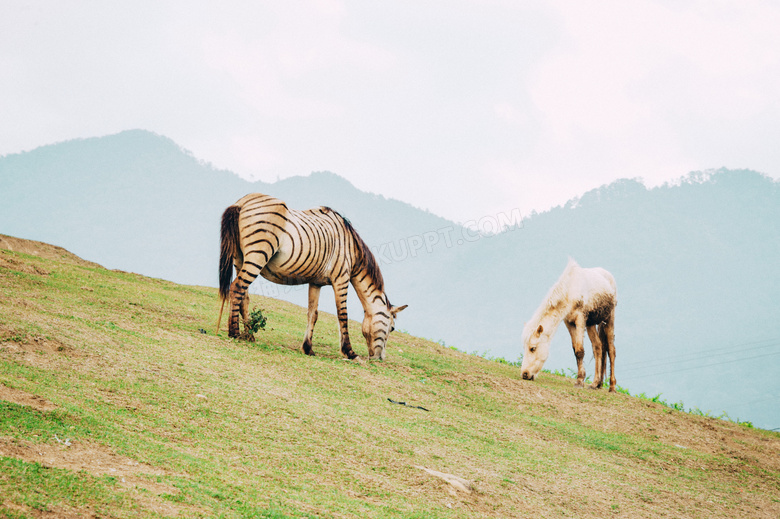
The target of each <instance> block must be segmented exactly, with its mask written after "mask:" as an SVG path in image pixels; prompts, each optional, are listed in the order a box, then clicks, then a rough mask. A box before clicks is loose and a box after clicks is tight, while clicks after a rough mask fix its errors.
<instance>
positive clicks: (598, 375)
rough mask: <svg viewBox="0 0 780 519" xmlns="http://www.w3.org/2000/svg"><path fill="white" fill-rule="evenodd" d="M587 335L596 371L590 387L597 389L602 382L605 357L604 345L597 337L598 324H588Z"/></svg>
mask: <svg viewBox="0 0 780 519" xmlns="http://www.w3.org/2000/svg"><path fill="white" fill-rule="evenodd" d="M588 337H589V338H590V343H591V344H592V345H593V358H594V359H595V360H596V372H595V373H594V375H593V383H592V384H591V385H590V388H591V389H599V388H600V387H601V385H602V383H603V382H604V367H605V362H606V359H607V357H606V352H605V351H604V345H603V344H602V343H601V339H600V338H599V330H598V326H596V325H594V326H588Z"/></svg>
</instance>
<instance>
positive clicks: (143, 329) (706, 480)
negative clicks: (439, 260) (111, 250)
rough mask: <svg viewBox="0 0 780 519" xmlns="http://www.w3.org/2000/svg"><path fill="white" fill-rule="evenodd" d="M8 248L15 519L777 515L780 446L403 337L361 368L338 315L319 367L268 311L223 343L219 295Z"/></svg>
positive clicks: (6, 315) (3, 384)
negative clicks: (261, 326) (349, 356)
mask: <svg viewBox="0 0 780 519" xmlns="http://www.w3.org/2000/svg"><path fill="white" fill-rule="evenodd" d="M0 238H2V237H0ZM0 246H1V247H2V248H0V517H11V518H19V517H158V516H162V517H168V516H183V517H361V518H363V517H409V518H412V517H419V518H423V517H425V518H430V517H442V518H455V517H531V516H533V517H584V518H587V517H594V518H595V517H607V516H616V517H632V518H633V517H675V518H677V517H772V518H776V517H778V516H779V515H780V497H779V496H780V435H778V434H776V433H771V432H767V431H761V430H754V429H749V428H746V427H743V426H740V425H737V424H734V423H730V422H724V421H720V420H717V419H713V418H708V417H703V416H691V415H687V414H684V413H681V412H678V411H674V410H671V409H668V408H666V407H664V406H662V405H660V404H657V403H653V402H648V401H646V400H640V399H636V398H633V397H630V396H627V395H623V394H617V395H615V394H607V392H606V391H604V390H602V391H589V390H580V389H576V388H574V387H573V386H572V381H571V380H570V379H567V378H564V377H558V376H554V375H550V374H543V375H542V376H541V378H540V380H538V381H537V382H534V383H531V382H524V381H522V380H520V377H519V369H518V368H517V367H515V366H512V365H507V364H504V363H500V362H494V361H489V360H485V359H481V358H478V357H474V356H469V355H466V354H463V353H460V352H457V351H454V350H451V349H448V348H444V347H442V346H440V345H438V344H436V343H432V342H429V341H425V340H422V339H418V338H416V337H412V336H409V335H405V334H402V333H394V334H393V336H392V338H391V339H392V340H391V341H390V347H389V350H388V359H387V361H385V362H384V363H369V362H365V361H361V362H352V361H345V360H343V359H342V358H341V355H340V353H339V350H338V337H337V333H336V332H337V325H336V321H335V318H334V317H333V316H330V315H321V317H320V322H319V323H318V325H317V329H316V330H315V350H316V352H317V356H316V357H307V356H305V355H303V354H301V353H300V351H299V346H300V341H301V337H302V335H303V331H304V327H305V311H304V310H303V309H301V308H299V307H296V306H293V305H290V304H288V303H284V302H279V301H276V300H272V299H261V298H258V297H257V296H254V299H253V304H254V305H257V306H258V307H259V308H262V309H264V310H265V313H266V314H267V316H268V325H267V329H266V331H261V332H259V333H258V334H257V338H258V341H257V342H256V343H252V344H250V343H244V342H238V341H234V340H232V339H228V338H227V337H226V336H225V335H226V334H225V333H224V332H222V333H221V334H220V335H219V336H217V337H215V336H214V324H215V321H216V317H217V311H218V307H217V296H216V291H215V290H214V289H211V288H201V287H194V286H181V285H176V284H173V283H169V282H166V281H161V280H158V279H150V278H145V277H142V276H139V275H136V274H130V273H126V272H119V271H109V270H105V269H103V268H101V267H99V266H97V265H95V264H91V263H88V262H85V261H82V260H80V259H78V258H75V257H73V256H71V255H69V254H68V253H67V252H65V251H64V250H62V249H55V248H53V247H50V246H46V245H44V244H37V243H30V242H23V241H19V240H14V239H10V238H2V240H1V241H0ZM8 248H11V249H13V251H11V250H8ZM33 253H34V254H35V255H33ZM407 311H408V312H413V311H414V308H409V309H408V310H407ZM353 317H359V316H353ZM402 319H403V315H401V317H400V318H399V321H402ZM351 325H352V328H351V333H352V336H353V346H355V349H356V351H357V352H358V353H359V354H361V355H365V352H366V348H365V344H362V336H361V334H360V326H359V324H358V323H356V322H353V323H351ZM399 325H400V326H403V324H402V322H399ZM201 329H203V330H204V331H207V333H205V334H204V333H201ZM713 383H718V382H717V381H716V380H714V381H713ZM388 399H392V400H394V401H397V402H406V403H407V404H408V405H399V404H396V403H392V402H390V401H389V400H388ZM412 406H421V407H423V408H425V409H426V410H423V409H419V408H416V407H412ZM425 469H428V470H425ZM443 474H448V475H453V476H457V477H458V478H462V479H452V478H450V479H448V478H446V477H444V476H443ZM448 481H452V482H448Z"/></svg>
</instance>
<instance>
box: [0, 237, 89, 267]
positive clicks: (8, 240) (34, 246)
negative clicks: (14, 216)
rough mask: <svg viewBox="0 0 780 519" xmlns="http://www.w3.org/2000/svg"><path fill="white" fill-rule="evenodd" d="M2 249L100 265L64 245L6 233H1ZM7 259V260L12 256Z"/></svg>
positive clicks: (85, 264)
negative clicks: (81, 256)
mask: <svg viewBox="0 0 780 519" xmlns="http://www.w3.org/2000/svg"><path fill="white" fill-rule="evenodd" d="M0 249H6V250H10V251H13V252H21V253H23V254H30V255H32V256H38V257H40V258H46V259H53V260H58V261H67V262H69V263H76V264H78V265H83V266H85V267H100V265H98V264H97V263H93V262H91V261H87V260H84V259H81V258H79V257H78V256H76V255H75V254H73V253H72V252H69V251H67V250H66V249H63V248H62V247H58V246H56V245H50V244H48V243H43V242H39V241H33V240H25V239H22V238H16V237H14V236H7V235H5V234H0ZM0 258H2V256H0ZM5 259H6V261H7V260H9V259H10V258H5Z"/></svg>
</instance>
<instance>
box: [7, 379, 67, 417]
mask: <svg viewBox="0 0 780 519" xmlns="http://www.w3.org/2000/svg"><path fill="white" fill-rule="evenodd" d="M0 400H6V401H8V402H13V403H14V404H19V405H26V406H29V407H32V408H34V409H37V410H39V411H53V410H54V409H57V406H56V405H54V404H52V403H51V402H49V401H48V400H46V399H45V398H43V397H40V396H38V395H34V394H32V393H28V392H27V391H22V390H21V389H14V388H11V387H8V386H4V385H2V384H0Z"/></svg>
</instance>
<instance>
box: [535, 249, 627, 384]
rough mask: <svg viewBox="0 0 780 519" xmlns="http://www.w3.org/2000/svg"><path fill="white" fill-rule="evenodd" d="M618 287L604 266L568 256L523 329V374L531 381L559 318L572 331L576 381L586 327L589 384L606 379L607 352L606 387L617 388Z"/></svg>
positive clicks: (582, 376) (579, 377) (582, 370)
mask: <svg viewBox="0 0 780 519" xmlns="http://www.w3.org/2000/svg"><path fill="white" fill-rule="evenodd" d="M616 305H617V287H616V285H615V278H614V277H612V274H610V273H609V272H607V271H606V270H604V269H602V268H589V269H584V268H582V267H580V266H579V265H577V263H576V262H575V261H574V260H573V259H570V260H569V263H568V264H567V265H566V269H564V271H563V274H561V277H560V278H559V279H558V281H556V283H555V284H554V285H553V287H552V288H551V289H550V291H549V292H548V294H547V297H545V298H544V301H542V304H541V305H540V306H539V308H537V309H536V312H535V313H534V315H533V317H531V320H530V321H528V322H527V323H526V324H525V327H524V328H523V347H524V348H525V352H524V354H523V364H522V366H521V368H520V369H521V373H522V376H523V378H524V379H526V380H534V379H535V378H536V376H537V375H538V374H539V371H541V369H542V366H544V362H545V361H546V360H547V356H548V355H549V353H550V341H551V340H552V338H553V335H555V331H556V329H557V328H558V325H559V324H560V323H561V321H563V322H565V323H566V327H567V328H568V329H569V334H570V335H571V345H572V347H573V348H574V356H575V357H576V358H577V382H576V385H577V386H583V385H584V382H585V368H584V367H583V363H582V359H583V357H584V356H585V348H584V347H583V340H584V336H585V330H586V329H587V331H588V337H590V342H591V344H592V345H593V356H594V357H595V359H596V374H595V375H594V377H593V383H592V384H591V385H590V388H591V389H598V388H600V387H601V385H602V383H603V382H604V374H605V372H606V368H607V354H609V364H610V372H609V390H610V392H614V391H615V384H616V381H615V306H616Z"/></svg>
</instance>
